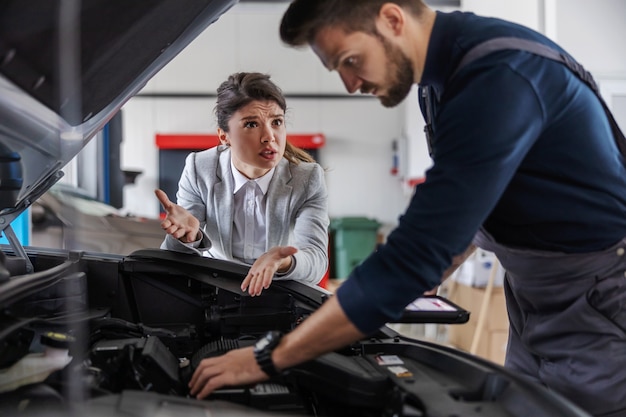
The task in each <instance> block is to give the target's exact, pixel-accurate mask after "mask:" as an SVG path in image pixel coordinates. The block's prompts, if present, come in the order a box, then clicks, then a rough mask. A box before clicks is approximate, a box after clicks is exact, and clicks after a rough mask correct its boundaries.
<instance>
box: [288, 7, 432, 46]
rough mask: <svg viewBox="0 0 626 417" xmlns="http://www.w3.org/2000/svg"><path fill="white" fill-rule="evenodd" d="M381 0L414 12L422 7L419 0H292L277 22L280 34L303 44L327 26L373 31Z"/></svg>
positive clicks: (293, 43) (419, 10)
mask: <svg viewBox="0 0 626 417" xmlns="http://www.w3.org/2000/svg"><path fill="white" fill-rule="evenodd" d="M385 3H395V4H397V5H398V6H400V7H402V8H404V9H406V10H408V11H409V12H411V13H412V14H413V15H415V16H420V15H421V13H422V11H423V10H424V8H425V7H426V4H425V3H424V2H423V0H294V1H293V2H292V3H291V4H290V5H289V8H288V9H287V11H286V12H285V14H284V15H283V18H282V21H281V23H280V38H281V39H282V40H283V42H285V43H286V44H287V45H290V46H303V45H306V44H310V43H311V42H312V41H313V39H314V38H315V36H316V35H317V33H318V32H319V31H320V30H321V29H323V28H325V27H329V26H335V27H340V28H342V29H343V30H345V31H346V32H347V33H352V32H365V33H370V34H376V33H377V30H376V22H375V20H376V16H377V15H378V12H379V11H380V8H381V6H382V5H383V4H385Z"/></svg>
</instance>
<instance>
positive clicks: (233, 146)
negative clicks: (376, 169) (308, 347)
mask: <svg viewBox="0 0 626 417" xmlns="http://www.w3.org/2000/svg"><path fill="white" fill-rule="evenodd" d="M286 108H287V106H286V102H285V98H284V96H283V94H282V91H281V90H280V88H278V86H276V85H275V84H274V83H273V82H272V81H270V77H269V76H268V75H265V74H259V73H236V74H233V75H231V76H230V77H228V79H227V80H226V81H225V82H223V83H222V84H221V85H220V87H219V88H218V90H217V105H216V107H215V114H216V116H217V124H218V129H217V134H218V137H219V140H220V145H218V146H217V147H215V148H212V149H208V150H205V151H201V152H196V153H191V154H190V155H188V156H187V159H186V161H185V168H184V170H183V173H182V175H181V178H180V181H179V184H178V192H177V194H176V197H177V201H178V204H174V203H172V202H171V201H170V200H169V198H168V197H167V195H166V194H165V193H164V192H163V191H161V190H156V195H157V198H158V199H159V201H160V202H161V205H162V206H163V208H164V210H165V213H166V217H165V219H164V220H163V222H162V223H161V227H162V228H163V230H165V231H166V232H167V236H166V237H165V240H164V241H163V244H162V245H161V248H162V249H168V250H175V251H180V252H197V253H202V252H205V251H207V252H208V253H209V255H210V256H213V257H215V258H218V259H226V260H233V261H238V262H242V263H245V264H248V265H252V266H251V267H250V271H249V273H248V275H247V276H246V277H245V278H244V280H243V282H242V284H241V289H242V290H243V291H246V290H247V291H248V293H249V294H250V295H253V296H254V295H259V294H261V291H262V290H263V289H266V288H268V287H269V286H270V284H271V282H272V280H275V279H293V280H298V281H301V282H305V283H308V284H317V283H318V282H319V281H320V280H321V279H322V277H323V275H324V273H325V272H326V269H327V267H328V256H327V247H328V224H329V220H328V213H327V192H326V184H325V182H324V171H323V169H322V167H321V166H320V165H319V164H317V163H315V161H314V160H313V159H312V158H311V157H310V155H308V154H307V153H306V152H304V151H303V150H301V149H298V148H296V147H294V146H292V145H291V144H289V143H288V142H287V133H286V130H285V110H286Z"/></svg>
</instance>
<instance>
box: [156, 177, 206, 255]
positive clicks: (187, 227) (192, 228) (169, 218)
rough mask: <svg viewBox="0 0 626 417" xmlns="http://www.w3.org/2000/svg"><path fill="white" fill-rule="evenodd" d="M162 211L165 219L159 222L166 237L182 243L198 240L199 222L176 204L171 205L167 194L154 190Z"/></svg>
mask: <svg viewBox="0 0 626 417" xmlns="http://www.w3.org/2000/svg"><path fill="white" fill-rule="evenodd" d="M154 193H155V194H156V196H157V198H158V199H159V202H160V203H161V206H163V210H165V214H166V216H165V219H163V221H162V222H161V228H162V229H163V230H165V232H166V233H167V234H168V235H172V236H173V237H175V238H176V239H178V240H180V241H181V242H184V243H190V242H194V241H196V240H198V233H199V231H200V222H199V221H198V219H196V218H195V217H194V216H193V215H192V214H191V213H189V212H188V211H187V210H185V209H184V208H183V207H181V206H179V205H178V204H175V203H172V202H171V201H170V199H169V198H168V196H167V194H166V193H165V191H163V190H159V189H157V190H154Z"/></svg>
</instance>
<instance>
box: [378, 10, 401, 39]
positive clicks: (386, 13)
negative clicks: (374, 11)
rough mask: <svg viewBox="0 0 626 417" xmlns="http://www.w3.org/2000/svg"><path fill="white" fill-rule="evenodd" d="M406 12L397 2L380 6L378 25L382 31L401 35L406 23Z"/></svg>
mask: <svg viewBox="0 0 626 417" xmlns="http://www.w3.org/2000/svg"><path fill="white" fill-rule="evenodd" d="M406 17H407V16H406V13H405V11H404V9H403V8H402V7H400V6H399V5H398V4H396V3H385V4H383V5H382V6H381V7H380V11H379V12H378V16H377V19H376V27H377V29H378V30H379V31H380V32H381V33H385V34H389V35H395V36H397V35H400V34H401V33H402V31H403V30H404V25H405V23H406Z"/></svg>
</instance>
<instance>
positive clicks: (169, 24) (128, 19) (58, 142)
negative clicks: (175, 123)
mask: <svg viewBox="0 0 626 417" xmlns="http://www.w3.org/2000/svg"><path fill="white" fill-rule="evenodd" d="M236 2H237V0H150V1H128V0H29V1H22V0H3V1H2V2H0V231H3V230H5V228H7V226H8V225H9V224H10V223H11V221H12V220H13V219H14V218H15V217H17V216H18V215H19V214H20V213H21V212H22V211H24V210H25V209H26V208H27V207H28V206H29V205H30V203H31V202H33V201H35V200H36V199H37V198H38V197H39V196H40V195H41V194H43V193H44V192H45V191H46V190H47V189H49V188H50V187H51V186H52V185H53V184H54V183H55V182H57V181H58V180H59V179H60V178H61V177H62V175H63V173H62V171H61V169H62V168H63V167H64V166H65V165H66V164H67V163H68V162H69V161H70V160H71V159H72V158H73V157H74V156H75V155H76V154H77V153H78V152H79V151H80V150H81V149H82V148H83V147H84V146H85V145H86V144H87V142H88V141H89V140H90V139H91V138H92V137H93V136H94V135H95V134H96V133H97V132H98V131H99V130H100V129H102V127H103V126H104V125H105V124H106V123H107V122H108V121H109V120H110V119H111V118H112V117H113V116H114V115H115V114H116V112H117V111H118V110H119V109H120V108H121V107H122V105H123V104H124V103H125V102H126V101H127V100H128V99H129V98H131V97H132V96H133V95H135V94H136V93H137V92H138V91H139V90H140V89H141V88H142V87H143V86H144V85H145V84H146V82H147V81H148V80H149V79H150V78H152V77H153V76H154V75H155V74H156V73H157V72H158V71H159V70H160V69H161V68H162V67H163V66H164V65H165V64H167V63H168V62H169V61H170V60H171V59H172V58H173V57H174V56H176V55H177V54H178V53H179V52H180V51H181V50H182V49H183V48H184V47H185V46H187V45H188V44H189V43H190V42H191V41H192V40H193V39H194V38H196V36H198V35H199V34H200V33H201V32H202V31H203V30H204V29H205V28H206V27H207V26H209V25H210V24H211V23H213V22H214V21H215V20H217V19H218V17H219V16H220V15H222V14H223V13H224V12H225V11H226V10H228V9H229V8H230V7H231V6H232V5H233V4H235V3H236Z"/></svg>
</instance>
